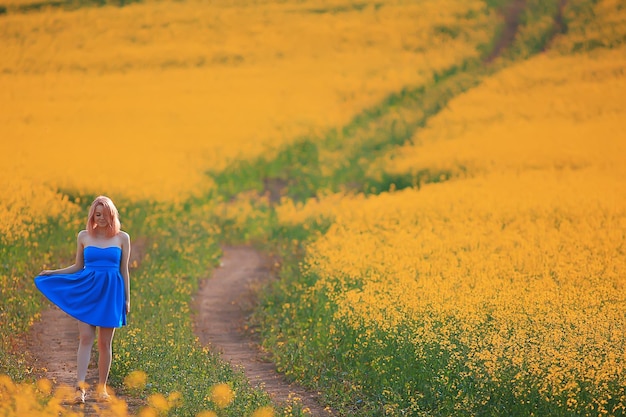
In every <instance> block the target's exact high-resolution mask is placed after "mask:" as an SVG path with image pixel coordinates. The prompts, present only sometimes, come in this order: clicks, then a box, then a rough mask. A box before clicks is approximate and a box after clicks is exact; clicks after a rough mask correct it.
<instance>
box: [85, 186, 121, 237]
mask: <svg viewBox="0 0 626 417" xmlns="http://www.w3.org/2000/svg"><path fill="white" fill-rule="evenodd" d="M98 206H102V207H103V208H104V217H105V218H106V220H107V223H108V225H107V230H106V235H107V237H113V236H115V235H116V234H118V233H119V232H120V229H121V227H122V226H121V224H120V216H119V213H118V212H117V208H116V207H115V204H113V201H112V200H111V199H110V198H109V197H106V196H103V195H101V196H99V197H96V199H95V200H93V203H91V207H90V208H89V216H88V217H87V232H88V233H89V234H90V235H94V234H95V233H96V227H97V226H96V222H95V219H94V217H95V215H96V207H98Z"/></svg>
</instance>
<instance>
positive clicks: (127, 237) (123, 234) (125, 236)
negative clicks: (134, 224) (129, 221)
mask: <svg viewBox="0 0 626 417" xmlns="http://www.w3.org/2000/svg"><path fill="white" fill-rule="evenodd" d="M117 235H118V236H119V237H120V239H122V241H124V242H130V235H129V234H128V233H126V232H125V231H123V230H120V231H119V233H118V234H117Z"/></svg>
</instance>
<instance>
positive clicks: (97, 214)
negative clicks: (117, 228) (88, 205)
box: [93, 204, 109, 229]
mask: <svg viewBox="0 0 626 417" xmlns="http://www.w3.org/2000/svg"><path fill="white" fill-rule="evenodd" d="M93 219H94V222H95V223H96V226H97V227H101V228H102V229H106V228H107V227H108V226H109V219H108V218H107V215H106V214H105V212H104V206H103V205H102V204H99V205H97V206H96V210H95V211H94V216H93Z"/></svg>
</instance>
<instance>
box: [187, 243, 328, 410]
mask: <svg viewBox="0 0 626 417" xmlns="http://www.w3.org/2000/svg"><path fill="white" fill-rule="evenodd" d="M223 252H224V255H223V258H222V264H221V266H220V267H219V268H216V269H215V270H214V271H213V275H212V276H211V278H209V279H205V280H204V281H203V282H202V283H201V286H200V290H199V292H198V294H197V296H196V299H195V302H194V304H195V306H194V307H195V309H194V310H195V313H196V314H195V329H194V330H195V333H196V335H197V336H198V337H199V339H200V341H201V343H202V344H203V345H206V346H208V347H209V348H211V349H212V350H214V351H217V352H219V353H220V354H221V356H222V358H223V359H224V360H226V361H227V362H230V364H231V365H232V366H233V367H234V368H239V369H242V370H243V371H244V373H245V375H246V377H247V378H248V380H249V381H250V384H251V385H252V386H260V387H261V388H262V389H264V390H265V391H266V392H267V393H268V394H270V396H271V397H272V399H273V400H275V401H277V402H285V401H287V400H288V399H289V398H290V396H292V395H295V396H296V397H297V398H299V399H300V400H301V402H302V404H303V405H304V406H305V407H307V408H308V409H309V410H310V412H311V415H312V416H315V417H323V416H331V415H333V412H332V411H331V410H330V409H325V408H324V407H322V406H321V405H320V404H319V403H318V398H319V396H318V395H317V394H315V393H312V392H310V391H307V390H305V389H304V388H302V387H300V386H298V385H296V384H291V383H289V382H288V381H286V380H285V378H284V377H283V376H282V375H281V374H279V373H278V372H277V371H276V367H275V366H274V364H273V363H271V362H268V361H267V360H264V359H263V355H262V353H261V350H260V349H259V347H258V344H257V343H256V342H255V341H254V340H252V339H251V338H250V337H249V336H248V335H247V334H246V332H245V329H244V327H245V325H246V321H247V318H248V316H249V314H250V313H251V312H252V309H253V308H254V306H255V304H256V295H255V294H256V293H257V291H258V289H259V288H260V287H261V286H262V285H263V284H264V283H266V282H268V281H269V280H270V279H271V278H272V265H271V260H270V259H269V258H267V257H265V256H263V255H262V254H260V253H259V252H257V251H256V250H254V249H252V248H250V247H226V248H224V249H223Z"/></svg>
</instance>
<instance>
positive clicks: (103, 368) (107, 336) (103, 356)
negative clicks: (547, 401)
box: [98, 327, 115, 393]
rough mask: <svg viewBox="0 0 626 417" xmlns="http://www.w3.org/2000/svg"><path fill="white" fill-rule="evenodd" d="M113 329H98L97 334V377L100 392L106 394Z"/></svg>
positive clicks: (111, 354) (111, 357)
mask: <svg viewBox="0 0 626 417" xmlns="http://www.w3.org/2000/svg"><path fill="white" fill-rule="evenodd" d="M114 334H115V329H114V328H109V327H100V330H99V333H98V352H99V357H98V377H99V388H100V390H101V392H103V393H106V392H107V381H108V379H109V371H110V370H111V361H112V360H113V335H114Z"/></svg>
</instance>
